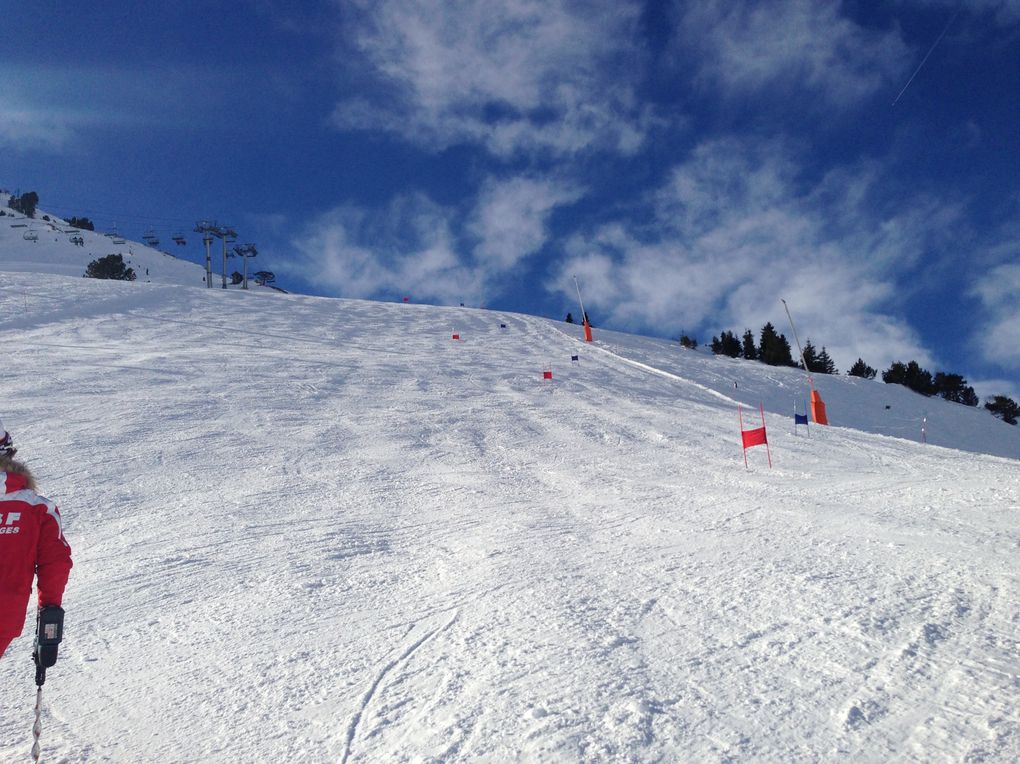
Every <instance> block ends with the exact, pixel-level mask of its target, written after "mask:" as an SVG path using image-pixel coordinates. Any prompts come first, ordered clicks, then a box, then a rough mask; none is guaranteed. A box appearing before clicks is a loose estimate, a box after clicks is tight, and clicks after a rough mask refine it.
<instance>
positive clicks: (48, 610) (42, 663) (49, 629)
mask: <svg viewBox="0 0 1020 764" xmlns="http://www.w3.org/2000/svg"><path fill="white" fill-rule="evenodd" d="M63 638H64V608H62V607H60V606H59V605H47V606H46V607H41V608H39V617H38V619H37V620H36V627H35V651H34V652H33V653H32V657H33V658H34V659H35V665H36V666H37V667H39V668H41V669H46V668H49V667H50V666H52V665H53V664H54V663H56V662H57V645H59V644H60V640H61V639H63Z"/></svg>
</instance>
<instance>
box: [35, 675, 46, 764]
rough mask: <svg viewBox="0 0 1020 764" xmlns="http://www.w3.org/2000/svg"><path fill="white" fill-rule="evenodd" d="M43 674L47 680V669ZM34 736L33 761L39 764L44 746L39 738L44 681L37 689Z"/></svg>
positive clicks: (40, 734) (40, 733)
mask: <svg viewBox="0 0 1020 764" xmlns="http://www.w3.org/2000/svg"><path fill="white" fill-rule="evenodd" d="M43 676H44V681H45V671H44V672H43ZM36 677H38V673H37V674H36ZM37 681H38V679H37ZM32 737H33V738H34V740H35V742H33V743H32V761H34V762H35V764H39V757H40V755H41V754H42V748H40V746H39V739H40V738H41V737H42V683H39V686H38V687H37V688H36V691H35V724H33V725H32Z"/></svg>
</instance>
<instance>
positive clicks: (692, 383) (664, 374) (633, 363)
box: [557, 327, 738, 405]
mask: <svg viewBox="0 0 1020 764" xmlns="http://www.w3.org/2000/svg"><path fill="white" fill-rule="evenodd" d="M557 331H558V332H560V333H561V334H564V336H569V335H566V333H565V332H563V330H562V329H559V328H558V327H557ZM571 339H573V340H574V341H575V342H576V343H578V344H579V345H580V344H582V343H581V341H580V340H578V339H576V338H573V337H571ZM583 345H584V347H590V348H591V349H593V350H598V351H599V352H600V353H605V354H606V355H608V356H610V357H611V358H615V359H616V360H617V361H620V362H622V363H625V364H627V365H629V366H633V367H634V368H636V369H641V370H642V371H647V372H649V373H651V374H658V375H659V376H660V377H665V378H666V379H671V380H673V381H674V382H683V383H684V384H687V385H690V386H691V387H694V388H697V389H698V390H701V391H703V392H706V393H708V394H709V395H712V396H714V397H715V398H718V399H719V400H721V401H724V402H726V403H730V404H733V405H736V404H737V402H738V401H737V400H736V399H735V398H731V397H730V396H728V395H723V394H722V393H720V392H718V391H717V390H713V389H712V388H711V387H707V386H706V385H702V384H700V383H698V382H695V381H694V380H691V379H687V378H686V377H681V376H680V375H678V374H673V373H672V372H669V371H665V370H663V369H658V368H656V367H655V366H649V365H648V364H646V363H641V362H640V361H633V360H631V359H630V358H625V357H624V356H622V355H619V354H618V353H614V352H613V351H612V350H609V349H608V348H604V347H601V346H599V345H598V344H596V343H594V342H593V343H583Z"/></svg>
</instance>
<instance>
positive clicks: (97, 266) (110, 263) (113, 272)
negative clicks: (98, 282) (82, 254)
mask: <svg viewBox="0 0 1020 764" xmlns="http://www.w3.org/2000/svg"><path fill="white" fill-rule="evenodd" d="M85 276H86V277H87V278H90V279H114V280H116V281H134V280H135V272H134V269H133V268H128V267H126V266H125V265H124V257H123V256H122V255H107V256H106V257H100V258H99V259H98V260H93V261H92V262H91V263H89V264H88V267H87V268H86V269H85Z"/></svg>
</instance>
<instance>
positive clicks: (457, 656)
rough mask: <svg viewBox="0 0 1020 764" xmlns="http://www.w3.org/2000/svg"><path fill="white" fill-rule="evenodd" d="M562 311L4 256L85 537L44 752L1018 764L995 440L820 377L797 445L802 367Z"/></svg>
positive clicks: (50, 456)
mask: <svg viewBox="0 0 1020 764" xmlns="http://www.w3.org/2000/svg"><path fill="white" fill-rule="evenodd" d="M154 273H155V271H154ZM26 303H27V306H28V307H27V309H26V308H25V305H26ZM500 323H505V324H506V325H507V328H506V329H500V328H499V324H500ZM453 330H457V331H459V332H460V333H461V336H462V339H461V340H460V341H454V340H452V339H451V334H452V332H453ZM573 331H575V330H574V329H573V328H571V327H564V326H563V325H562V324H558V323H553V322H549V321H545V320H542V319H538V318H533V317H527V316H519V315H513V314H505V313H496V312H488V311H479V310H471V309H457V308H448V309H441V308H431V307H427V306H417V305H400V304H382V303H369V302H360V301H333V300H325V299H316V298H303V297H296V296H286V295H266V294H241V293H237V292H231V291H226V292H221V291H218V290H203V289H194V288H188V287H182V286H174V285H161V284H144V285H142V284H99V283H96V282H92V281H89V280H84V279H73V278H67V279H60V278H47V279H45V280H40V279H39V278H38V277H35V276H31V275H25V274H11V273H0V341H2V342H3V344H4V347H5V350H6V354H5V356H6V358H7V359H8V360H7V364H6V367H7V368H6V369H5V376H4V384H3V411H2V418H3V420H4V422H5V424H7V425H8V427H9V428H10V429H11V430H12V432H13V433H14V435H15V438H16V440H17V442H18V445H19V446H20V447H21V449H22V452H21V453H22V455H23V456H24V457H25V458H26V459H27V460H28V461H29V463H30V465H31V466H32V467H33V468H34V469H35V470H36V472H37V473H38V478H39V481H40V484H41V486H42V490H43V492H44V493H46V494H47V495H48V496H49V497H50V498H52V499H54V500H55V501H56V502H57V503H58V504H59V505H60V506H61V508H62V510H63V512H64V516H65V527H66V532H67V535H68V537H69V539H70V541H71V543H72V546H73V547H74V550H75V565H76V567H75V569H74V571H73V572H72V579H71V583H70V585H69V588H68V593H67V598H66V601H65V606H66V608H67V638H66V641H65V644H64V646H63V647H62V654H61V660H60V662H59V663H58V664H57V666H56V667H55V668H54V669H52V670H51V673H50V676H49V679H48V681H47V684H46V688H45V706H46V710H45V713H44V719H43V721H44V733H43V747H44V755H45V757H46V760H47V761H53V762H106V761H115V762H150V761H151V762H191V761H203V762H218V761H222V762H236V761H266V762H269V761H273V762H276V761H300V762H335V761H346V762H367V761H528V762H531V761H539V762H560V761H567V762H573V761H585V762H587V761H613V762H617V761H720V762H721V761H736V760H740V761H744V760H752V761H833V762H837V761H838V762H842V761H875V762H879V761H882V762H884V761H996V762H997V761H1003V762H1006V761H1015V760H1018V759H1020V736H1018V735H1017V734H1016V729H1017V728H1018V724H1020V716H1018V710H1017V703H1016V700H1017V697H1020V682H1018V679H1017V677H1018V674H1020V658H1018V657H1017V656H1018V655H1020V605H1018V602H1020V597H1018V595H1017V584H1018V581H1020V571H1018V562H1017V561H1018V559H1020V522H1018V510H1020V474H1018V470H1017V468H1016V467H1017V462H1016V461H1015V460H1014V459H1012V458H1003V457H1009V456H1013V457H1015V456H1017V455H1020V447H1018V446H1020V439H1018V438H1017V432H1016V428H1009V427H1008V426H1006V425H1002V424H1001V423H997V422H995V421H994V420H991V418H990V417H989V416H988V415H987V414H986V413H984V412H975V411H961V410H958V407H952V406H951V405H950V404H944V405H942V406H938V405H937V403H936V402H932V401H918V400H914V398H912V397H910V396H912V394H909V393H908V394H906V395H904V394H902V392H901V391H899V390H892V389H889V388H890V386H885V385H881V384H875V383H870V384H869V383H862V382H860V381H856V380H847V379H842V380H816V381H817V382H818V384H819V386H820V389H821V390H822V393H823V396H825V399H826V402H827V403H828V404H829V409H830V417H832V419H833V421H834V422H835V423H836V425H835V426H833V427H830V428H826V429H823V428H816V427H812V429H811V431H810V437H806V436H805V435H804V434H803V433H802V434H798V435H795V434H794V432H793V428H792V427H791V426H790V425H791V420H792V412H791V411H790V409H791V408H792V402H793V399H794V397H799V398H801V399H802V398H803V397H806V394H805V386H804V383H803V377H802V375H798V374H797V373H796V371H794V370H779V369H771V368H768V367H763V366H761V365H758V364H743V363H735V362H734V363H731V362H730V361H729V359H717V358H711V357H707V356H705V355H703V354H700V353H691V352H689V351H679V350H678V349H677V347H676V345H675V343H673V344H671V343H666V342H661V341H655V340H648V339H643V338H637V337H628V336H627V335H621V334H614V333H611V332H599V331H597V330H596V339H597V343H596V346H594V347H592V346H585V344H584V343H582V342H580V341H579V340H578V338H577V336H576V335H575V334H573V333H571V332H573ZM574 353H577V354H579V356H580V361H579V362H578V363H571V362H570V360H569V358H570V355H571V354H574ZM547 369H551V370H552V371H553V373H554V378H553V380H552V381H551V382H549V381H546V380H543V379H542V372H543V371H544V370H547ZM734 381H737V382H738V386H737V387H736V388H734V386H733V383H734ZM915 398H916V396H915ZM738 400H739V401H740V402H741V403H742V404H743V405H745V406H747V407H748V408H751V409H754V410H755V411H756V409H757V405H758V402H759V401H762V400H763V401H764V402H765V408H766V416H767V418H768V427H769V440H770V444H771V446H772V449H773V460H774V464H775V469H773V470H771V471H770V470H769V469H768V467H767V465H766V463H765V454H764V451H763V450H762V449H754V450H752V451H751V452H749V461H750V469H748V470H745V469H744V468H743V460H742V457H741V451H740V445H739V435H738V434H737V433H736V426H737V415H736V404H735V402H736V401H738ZM886 405H891V407H892V408H891V409H886V408H885V406H886ZM922 408H927V410H928V413H929V421H930V422H932V423H933V424H932V429H933V438H934V439H935V440H936V441H938V440H939V438H943V439H949V438H955V439H956V445H957V446H958V447H959V448H962V449H965V450H952V449H949V448H941V447H937V446H927V447H924V446H921V445H920V444H918V443H916V442H911V440H907V439H903V438H897V437H893V436H894V435H895V434H896V432H894V431H893V429H892V428H894V427H895V426H898V424H897V423H896V422H893V424H892V425H888V426H887V425H886V424H883V422H884V419H883V417H888V416H892V415H890V414H889V413H888V412H889V411H890V410H891V411H892V412H894V414H895V416H896V417H901V418H902V419H903V420H909V421H916V420H918V419H919V416H918V414H919V412H921V411H922ZM972 415H974V416H972ZM840 422H843V423H845V424H846V425H847V426H839V423H840ZM850 424H855V425H857V426H860V427H862V428H863V429H865V430H871V431H872V432H871V433H868V432H861V431H859V430H856V429H851V428H850V427H849V425H850ZM883 428H884V429H883ZM940 429H941V432H940ZM915 435H916V434H915V433H911V434H910V437H911V438H913V439H914V441H916V437H915ZM943 445H949V443H948V442H946V441H943ZM982 450H986V451H990V452H992V453H995V454H998V456H989V455H985V454H982V453H979V452H981V451H982ZM29 653H30V638H29V637H28V636H27V635H26V636H23V637H22V638H21V639H19V640H16V641H15V643H14V644H13V645H12V646H11V648H10V649H9V652H8V655H7V656H6V657H5V658H4V659H3V660H2V661H0V686H2V687H3V688H4V691H3V693H2V694H0V760H2V761H9V760H10V761H16V760H26V759H27V758H28V750H29V748H30V746H31V721H32V707H33V701H34V687H33V686H32V673H31V666H30V661H29V658H28V655H29Z"/></svg>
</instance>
